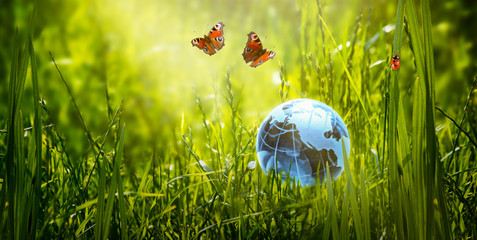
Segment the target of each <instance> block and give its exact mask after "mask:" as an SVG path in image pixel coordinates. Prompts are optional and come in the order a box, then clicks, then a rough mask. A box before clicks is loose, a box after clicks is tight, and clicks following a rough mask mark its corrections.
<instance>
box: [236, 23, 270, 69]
mask: <svg viewBox="0 0 477 240" xmlns="http://www.w3.org/2000/svg"><path fill="white" fill-rule="evenodd" d="M247 36H248V40H247V43H246V45H245V48H244V49H243V53H242V56H243V60H245V63H249V62H252V63H251V64H250V66H251V67H257V66H259V65H261V64H263V63H264V62H266V61H267V60H268V59H272V58H273V57H274V56H275V52H274V51H267V49H263V46H262V42H261V41H260V38H259V37H258V35H257V34H256V33H254V32H250V33H249V34H248V35H247Z"/></svg>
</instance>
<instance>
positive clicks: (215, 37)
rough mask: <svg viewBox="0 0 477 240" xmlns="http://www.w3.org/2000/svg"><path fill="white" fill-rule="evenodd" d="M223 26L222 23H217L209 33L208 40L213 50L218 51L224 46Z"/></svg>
mask: <svg viewBox="0 0 477 240" xmlns="http://www.w3.org/2000/svg"><path fill="white" fill-rule="evenodd" d="M224 26H225V25H224V24H223V23H222V22H219V23H217V24H215V26H214V27H212V29H211V30H210V32H209V36H208V38H209V39H210V42H211V43H212V45H213V47H214V48H215V50H217V51H218V50H220V49H222V47H223V46H224V45H225V38H224V36H223V35H224Z"/></svg>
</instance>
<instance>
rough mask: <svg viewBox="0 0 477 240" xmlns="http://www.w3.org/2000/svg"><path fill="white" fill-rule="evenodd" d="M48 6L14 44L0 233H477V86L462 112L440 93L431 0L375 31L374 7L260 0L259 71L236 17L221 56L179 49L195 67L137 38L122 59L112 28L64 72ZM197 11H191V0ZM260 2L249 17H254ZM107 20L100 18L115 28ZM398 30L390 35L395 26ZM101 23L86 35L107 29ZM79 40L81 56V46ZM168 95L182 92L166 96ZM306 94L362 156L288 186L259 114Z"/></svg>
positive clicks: (402, 7)
mask: <svg viewBox="0 0 477 240" xmlns="http://www.w3.org/2000/svg"><path fill="white" fill-rule="evenodd" d="M41 4H42V3H39V6H38V8H37V7H34V8H33V14H32V17H31V20H30V23H29V24H28V28H27V29H26V30H24V29H22V28H21V27H20V30H17V31H16V32H15V34H14V36H11V39H12V44H13V45H12V46H13V47H12V49H10V50H11V51H12V54H11V61H10V62H11V66H10V68H9V73H10V76H9V79H8V91H7V93H8V104H7V105H5V109H6V115H5V117H3V115H2V118H1V119H0V126H2V131H1V132H0V138H1V139H0V147H1V148H0V157H1V158H2V162H1V166H0V170H1V171H0V178H1V182H0V185H1V193H0V214H2V218H1V219H0V239H35V238H41V239H56V238H65V239H74V238H75V239H144V238H146V239H151V238H154V239H454V238H457V239H461V238H464V239H472V238H476V237H477V231H476V229H477V228H476V224H475V219H476V214H475V208H476V206H477V198H476V194H475V193H476V192H477V184H476V179H477V178H476V177H477V169H476V168H475V154H476V152H475V149H476V145H475V142H476V141H475V138H476V135H475V128H473V126H475V122H474V121H473V119H474V116H476V115H475V113H476V112H477V110H476V102H477V101H476V100H475V99H476V96H477V94H476V90H475V87H476V84H475V80H474V84H473V85H470V86H469V87H468V88H465V92H467V93H469V92H470V93H469V95H466V96H465V97H466V99H465V101H466V102H464V103H462V104H461V105H460V104H454V105H450V106H449V105H445V102H444V103H442V102H440V101H439V100H440V96H438V94H437V93H436V92H438V91H439V90H438V88H440V87H441V85H440V84H442V83H440V82H439V80H440V79H442V78H440V77H439V75H438V73H440V72H441V70H440V69H438V68H436V66H437V64H439V61H438V60H439V59H437V58H435V56H436V53H435V52H436V48H435V47H434V46H435V44H434V43H433V41H434V40H433V38H432V37H433V34H435V33H434V32H433V31H434V30H433V26H432V24H431V9H430V6H429V4H430V3H429V1H428V0H423V1H418V2H417V1H416V2H415V1H412V0H399V1H397V2H392V3H391V2H388V5H387V8H384V10H389V9H391V10H393V12H395V14H396V15H395V16H393V19H395V20H389V21H384V20H383V21H379V22H377V21H375V20H373V17H372V13H375V12H374V11H375V10H372V9H368V10H367V9H365V8H360V7H358V6H357V5H353V3H349V6H348V8H346V9H343V11H345V10H346V11H350V12H348V13H343V16H346V17H342V18H341V19H339V18H336V16H333V15H332V14H330V13H332V12H333V11H334V10H333V8H334V7H337V6H339V4H338V5H334V4H333V2H325V1H316V2H314V1H296V2H294V3H293V2H282V3H281V4H283V6H272V7H269V8H267V7H268V6H267V5H265V4H263V6H262V5H260V4H259V3H257V5H258V6H257V9H258V7H262V9H268V11H269V12H268V14H269V15H267V16H270V18H271V19H274V20H276V22H274V21H270V20H269V19H266V18H260V16H259V17H257V19H259V20H260V21H262V23H263V25H264V26H267V28H265V27H260V26H259V25H258V24H257V25H253V26H254V27H257V28H259V29H258V30H260V33H259V34H260V36H261V39H262V42H263V44H264V45H265V46H266V47H267V48H269V49H271V50H276V51H277V57H276V59H274V60H271V61H269V62H267V63H265V64H264V65H263V66H260V67H259V68H258V69H250V68H249V67H246V66H245V67H246V68H245V67H242V65H243V64H242V62H240V65H239V64H235V62H236V61H237V59H236V58H234V57H233V56H235V55H236V53H232V52H231V50H230V49H234V48H238V49H239V51H236V52H240V51H241V50H242V49H243V46H242V45H243V44H244V42H243V41H241V40H243V39H240V40H237V39H239V38H240V35H244V34H242V32H241V31H244V29H242V28H240V27H239V26H238V24H237V23H234V22H233V20H235V21H236V22H237V21H239V20H240V19H241V18H242V17H240V18H239V17H238V15H240V14H238V15H234V14H231V15H230V16H223V17H224V18H225V19H226V20H228V21H226V20H224V23H225V24H226V28H225V33H226V34H229V35H226V36H227V37H226V39H227V43H226V44H227V45H226V47H224V49H223V50H221V51H220V52H218V53H217V55H214V56H212V57H209V56H203V55H204V54H202V53H200V52H199V51H196V49H193V50H194V51H192V50H191V51H190V53H189V52H188V51H187V50H182V48H181V50H178V51H177V52H174V53H180V54H177V55H179V56H182V55H186V56H187V59H186V58H181V61H183V62H185V64H184V63H181V64H180V66H176V67H175V68H173V66H175V65H174V61H175V59H177V58H176V57H172V56H170V55H167V54H169V53H162V54H165V55H160V56H161V57H160V58H158V59H159V60H162V61H163V62H162V65H161V64H159V65H158V64H157V61H153V62H152V63H151V62H150V61H149V60H144V59H147V58H148V57H147V56H146V57H144V58H142V57H138V56H136V55H134V54H133V52H135V50H138V49H136V47H137V48H141V47H142V45H138V46H132V45H128V44H130V43H128V41H125V42H123V45H122V46H123V47H122V48H121V51H119V50H114V46H111V45H108V44H106V43H108V42H107V41H110V40H107V36H109V37H111V38H114V36H110V35H108V34H105V35H103V34H102V33H101V34H99V36H101V37H104V39H100V42H101V41H104V42H103V43H101V44H99V47H98V45H96V43H91V42H95V41H90V42H88V41H86V40H87V38H84V39H83V40H84V42H83V43H84V45H85V46H93V47H92V48H91V49H89V50H91V52H92V53H89V51H86V52H84V53H83V55H81V57H79V56H76V57H72V62H73V64H71V65H68V64H65V63H64V62H65V61H64V60H65V59H64V57H61V56H65V54H64V53H61V52H60V51H59V50H56V49H63V48H62V47H61V46H60V44H59V45H57V46H53V47H51V45H49V44H48V41H46V40H44V39H46V38H48V36H50V35H48V34H53V33H52V32H51V31H53V32H54V31H55V30H54V28H46V27H45V29H41V30H42V32H41V37H39V39H43V40H35V33H34V31H33V30H34V29H35V28H34V26H35V24H38V20H35V19H36V16H37V15H39V16H40V19H41V20H42V21H46V20H45V19H46V15H45V13H43V12H42V9H43V8H42V6H41ZM102 4H104V3H103V2H98V3H97V5H94V6H93V7H91V8H89V7H85V6H84V5H81V4H79V5H78V6H79V8H78V10H77V11H78V12H75V13H76V14H73V15H72V16H71V19H73V20H74V19H76V18H78V16H83V15H82V14H83V13H84V12H88V11H94V10H95V9H99V10H101V11H103V10H104V9H103V8H102ZM375 4H376V5H378V3H377V2H375ZM394 4H396V6H394ZM289 6H294V7H296V12H295V15H293V14H291V15H290V16H283V18H282V17H281V16H277V15H278V14H276V13H274V12H273V11H278V12H279V13H280V14H288V13H289V11H290V9H291V8H290V7H289ZM168 7H170V8H171V9H175V10H177V9H181V8H179V5H174V4H173V5H170V6H169V5H168ZM185 8H186V9H188V10H190V12H193V11H192V10H191V9H194V3H191V6H187V7H185ZM217 9H227V8H226V7H224V6H221V7H220V6H219V7H217ZM257 9H252V10H250V11H252V13H253V14H254V15H258V14H257V13H259V11H258V10H257ZM235 10H236V11H237V12H238V13H243V12H247V11H248V8H247V7H245V6H242V5H240V6H239V7H237V8H235ZM384 10H383V11H384ZM37 11H38V12H37ZM184 11H185V10H184ZM252 13H250V14H252ZM108 14H111V15H114V14H115V11H114V10H111V12H109V13H108ZM108 14H105V15H101V16H102V17H105V18H101V17H97V18H95V17H93V19H94V21H99V22H102V23H103V22H107V18H106V16H107V15H108ZM128 14H129V12H125V13H124V15H125V16H124V18H127V17H128ZM150 14H152V15H153V13H151V12H149V11H145V12H144V13H143V15H141V16H140V18H142V17H144V18H147V16H151V15H150ZM349 16H352V17H349ZM160 17H162V16H160ZM171 17H172V15H171ZM197 18H199V19H201V20H203V19H204V18H203V17H201V16H200V15H198V17H197ZM173 19H174V18H173ZM187 19H189V18H187ZM73 20H72V21H73ZM209 20H210V19H209ZM381 20H382V19H381ZM432 20H434V19H433V18H432ZM85 21H87V20H86V19H85ZM92 21H93V20H92ZM210 21H215V20H210ZM250 21H251V20H250V19H249V18H245V19H244V20H243V23H244V24H245V25H246V26H247V27H248V26H249V25H250ZM287 21H290V22H291V23H287ZM35 22H36V23H35ZM391 23H393V24H394V30H393V31H390V30H389V27H384V26H387V25H389V24H391ZM122 24H123V25H124V27H126V25H127V24H128V22H127V21H124V22H122ZM78 25H80V24H79V23H78ZM81 26H83V25H81ZM95 26H96V25H95ZM99 26H100V27H98V29H91V31H93V32H94V31H99V32H101V31H102V30H105V31H106V29H107V27H106V24H105V25H99ZM178 26H182V25H178ZM101 27H104V29H102V28H101ZM159 27H160V28H163V27H164V26H163V25H160V26H159ZM234 27H235V28H234ZM208 28H209V26H208V25H207V29H208ZM166 29H167V28H166ZM267 29H273V30H269V31H267ZM170 30H171V31H172V32H174V31H176V30H175V29H173V28H172V29H170ZM199 30H200V32H199V33H197V34H199V35H200V34H203V33H202V32H204V31H202V29H200V28H199ZM249 30H250V29H248V31H249ZM258 30H256V31H257V32H258ZM71 31H73V30H71ZM205 32H206V31H205ZM234 32H240V34H239V33H234ZM285 33H288V34H289V35H287V36H290V37H289V38H285V37H284V36H285ZM234 34H235V35H234ZM53 35H54V34H53ZM187 36H188V35H187ZM229 36H230V37H229ZM242 37H243V36H242ZM164 39H165V40H164V41H166V40H169V39H173V40H174V41H177V39H178V38H176V35H174V36H165V37H164ZM95 40H97V39H95ZM181 40H182V39H181ZM278 40H281V41H283V44H282V43H281V42H278ZM49 41H51V42H54V40H51V39H50V40H49ZM111 41H113V40H111ZM436 41H437V42H439V41H440V40H439V39H437V40H436ZM67 42H68V41H67ZM70 42H73V43H72V44H73V45H72V46H74V47H71V48H69V50H68V51H69V52H70V54H71V55H74V54H75V53H76V51H77V49H76V48H80V49H79V50H78V51H81V50H84V49H83V48H82V47H78V46H80V45H75V44H77V43H76V40H74V39H70ZM274 42H275V43H274ZM66 44H68V43H66ZM88 44H90V45H88ZM144 44H145V45H147V44H149V42H147V41H146V40H144ZM187 44H188V43H187V41H186V43H183V42H180V46H182V45H187ZM347 44H348V45H347ZM45 45H47V46H46V47H45ZM343 46H344V47H343ZM48 47H51V49H47V48H48ZM95 47H96V48H95ZM108 47H110V49H109V50H108ZM168 47H171V48H173V47H174V46H173V45H168ZM188 47H189V46H188ZM38 48H39V49H40V50H38ZM105 49H106V50H105ZM111 49H113V50H111ZM229 50H230V51H229ZM438 50H439V49H438ZM48 51H50V53H49V54H47V52H48ZM57 51H58V52H60V53H58V54H56V53H55V52H57ZM108 51H111V52H108ZM115 51H118V52H115ZM138 51H139V50H138ZM171 51H172V50H171ZM227 51H229V52H227ZM192 53H194V54H193V55H192ZM393 53H399V54H400V56H401V64H402V66H401V68H400V69H399V70H392V69H391V68H390V66H389V61H390V57H391V56H392V54H393ZM90 54H91V56H93V57H91V56H90ZM55 55H59V56H60V57H58V58H56V57H55ZM66 55H67V54H66ZM131 55H133V56H134V57H131ZM139 55H141V54H139ZM45 56H47V57H45ZM141 56H142V55H141ZM174 56H175V55H174ZM82 57H83V58H84V59H86V60H84V59H83V60H84V61H82V59H81V58H82ZM166 57H169V58H166ZM151 58H152V57H151ZM191 58H193V59H194V60H193V61H197V63H195V62H193V61H192V60H190V59H191ZM164 59H166V60H164ZM204 59H205V60H204ZM225 59H227V60H225ZM155 60H156V59H155ZM238 60H240V61H241V59H238ZM75 61H79V62H82V63H83V64H78V63H76V62H75ZM201 61H208V62H207V64H205V63H203V62H201ZM66 62H67V61H66ZM90 62H93V63H94V64H91V65H89V64H90ZM189 63H190V64H189ZM192 63H194V64H192ZM185 66H187V67H189V68H191V69H192V70H187V69H184V67H185ZM204 66H207V68H206V67H204ZM204 69H206V70H204ZM209 70H210V71H209ZM196 72H197V73H196ZM155 75H160V76H162V77H161V78H159V80H160V81H162V82H160V83H158V85H155V84H156V83H154V82H153V81H150V80H151V79H154V78H153V77H152V76H155ZM85 76H86V77H85ZM88 76H89V77H91V76H93V78H87V77H88ZM466 77H467V78H468V80H469V81H471V80H472V79H473V77H472V76H466ZM270 78H272V79H273V81H275V82H273V83H272V82H271V81H272V80H270ZM78 79H79V80H78ZM204 79H206V80H204ZM211 79H212V80H211ZM29 80H31V81H29ZM96 80H98V81H96ZM188 80H190V81H189V82H186V81H188ZM46 83H47V84H46ZM95 84H97V85H95ZM157 86H159V87H160V88H165V89H166V90H162V89H161V90H159V91H154V89H155V87H157ZM184 86H187V87H184ZM190 86H193V87H192V89H191V88H190ZM148 87H150V88H151V89H148ZM78 88H80V89H83V90H85V92H86V93H85V92H82V91H79V90H78ZM255 88H256V89H255ZM95 89H96V90H97V89H100V90H98V91H95ZM174 89H176V90H177V89H180V91H176V92H175V93H174V94H176V95H177V96H178V97H177V99H176V98H172V99H171V98H170V96H172V94H173V93H169V91H172V92H174ZM184 89H185V90H184ZM86 90H88V91H86ZM186 91H187V92H186ZM158 93H159V94H158ZM439 94H443V92H439ZM156 95H159V96H156ZM300 97H306V98H313V99H317V100H320V101H322V102H324V103H326V104H328V105H330V106H332V107H333V108H334V109H335V110H336V111H337V112H339V113H340V115H341V116H342V117H343V119H344V121H345V122H346V124H347V126H348V129H349V132H350V136H351V153H350V157H349V158H347V157H346V156H347V154H346V153H344V154H343V156H345V159H344V164H345V170H344V172H343V174H342V176H340V177H339V178H338V179H337V180H334V181H332V180H331V176H330V174H329V169H328V166H326V171H327V175H326V176H327V178H326V179H325V180H324V183H323V184H317V185H316V186H312V187H300V186H298V185H297V184H296V183H295V182H294V181H293V180H292V179H289V178H288V179H287V180H286V181H284V182H282V181H281V179H282V176H280V174H281V173H278V172H273V171H272V172H270V173H269V174H268V175H266V174H264V173H263V171H262V169H261V167H260V166H259V164H258V162H257V161H256V153H255V141H256V139H255V137H256V133H257V129H258V127H259V125H260V123H261V121H262V120H263V117H264V115H266V114H267V112H268V110H267V111H265V110H264V109H269V107H270V106H274V105H278V104H279V103H281V102H285V101H287V100H290V99H295V98H300ZM88 98H89V100H90V101H92V103H89V102H88V101H86V100H88ZM178 99H179V100H181V101H182V103H184V104H186V106H182V105H180V104H179V103H181V101H179V100H178ZM168 101H170V102H168ZM156 104H157V105H160V107H157V106H156ZM161 104H163V105H161ZM440 104H442V105H444V106H447V107H446V108H443V107H442V106H441V105H440ZM2 107H3V106H2ZM436 109H437V110H438V111H437V113H436ZM442 109H445V110H442ZM64 115H67V117H66V118H65V117H64ZM453 116H455V117H453ZM343 144H344V143H343ZM343 146H344V145H343ZM343 149H346V148H345V147H343Z"/></svg>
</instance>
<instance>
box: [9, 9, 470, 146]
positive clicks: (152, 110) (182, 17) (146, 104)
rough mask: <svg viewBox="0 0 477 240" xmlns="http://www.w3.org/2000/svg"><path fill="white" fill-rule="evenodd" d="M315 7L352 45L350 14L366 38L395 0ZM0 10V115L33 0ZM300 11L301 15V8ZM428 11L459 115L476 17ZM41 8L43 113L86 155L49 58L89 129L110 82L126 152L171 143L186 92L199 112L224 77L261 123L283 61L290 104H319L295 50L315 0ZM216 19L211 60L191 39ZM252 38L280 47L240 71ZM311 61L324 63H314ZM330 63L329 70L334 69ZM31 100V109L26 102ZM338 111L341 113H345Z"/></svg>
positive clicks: (249, 116)
mask: <svg viewBox="0 0 477 240" xmlns="http://www.w3.org/2000/svg"><path fill="white" fill-rule="evenodd" d="M321 4H322V5H323V9H322V11H323V16H324V17H325V19H326V21H327V24H328V27H329V29H330V31H331V32H332V34H333V36H334V37H335V40H336V41H337V43H338V44H344V43H346V42H348V41H350V38H351V37H350V35H351V34H352V32H353V28H354V27H355V25H356V21H355V19H356V18H357V17H358V16H361V15H362V19H365V20H363V22H364V23H368V24H369V26H368V28H367V35H368V36H367V39H365V40H369V39H370V38H371V37H372V36H373V35H375V34H377V33H380V32H381V30H382V29H383V27H384V26H386V25H389V24H392V23H393V22H394V20H395V11H396V9H395V6H396V2H394V1H384V0H373V1H371V0H366V1H351V0H339V1H322V2H321ZM1 5H2V7H1V8H0V22H1V29H0V31H1V32H0V35H1V36H2V37H1V38H0V41H1V46H0V47H1V48H0V56H1V59H0V61H1V65H0V73H1V77H0V81H1V82H0V86H1V87H0V96H1V102H2V104H1V105H0V113H1V115H2V116H5V115H6V109H7V104H6V103H7V89H8V88H7V84H8V83H7V79H8V77H7V76H8V69H9V64H10V59H11V54H12V50H11V47H12V44H13V40H12V39H13V38H12V37H11V36H13V33H14V31H15V27H16V26H18V28H20V29H22V28H25V27H26V24H27V22H28V19H29V16H30V14H31V12H32V9H33V3H32V1H11V0H3V1H2V3H1ZM303 6H305V7H306V9H308V10H309V11H307V12H306V13H305V12H304V11H303V8H302V7H303ZM431 8H432V9H431V13H432V20H433V26H434V31H433V34H434V35H433V37H434V46H435V57H436V61H435V63H436V66H435V68H436V73H437V76H438V80H437V81H436V91H437V92H436V96H437V99H436V100H437V104H438V105H439V106H441V107H442V108H444V109H446V110H447V111H448V112H449V113H450V114H451V115H453V116H456V115H457V114H458V112H459V111H460V110H461V108H462V105H463V103H464V101H465V98H466V94H467V91H468V89H469V86H470V84H471V81H472V76H473V74H475V73H476V72H477V70H476V61H474V60H473V56H477V46H476V40H475V39H477V35H476V31H475V29H477V19H476V18H475V17H474V16H475V15H476V11H477V3H476V2H475V1H433V2H432V6H431ZM38 10H39V11H38V12H39V13H38V18H37V21H36V26H35V28H36V33H35V36H34V45H35V47H36V52H37V56H38V68H39V79H40V91H41V97H42V98H43V99H44V100H45V101H46V103H47V106H48V107H49V110H50V111H51V113H52V114H51V116H52V117H54V118H57V119H55V120H54V122H56V123H57V124H58V125H60V126H58V127H62V128H64V131H63V132H64V134H66V135H67V137H66V138H67V139H69V140H70V143H69V147H71V148H72V150H73V152H74V154H78V155H79V154H81V153H82V151H83V149H84V145H81V144H86V138H85V137H84V136H83V134H82V131H81V130H80V128H78V127H77V125H78V124H79V123H78V122H77V121H76V120H75V119H76V118H75V117H73V111H72V106H71V104H70V103H69V97H68V95H67V92H66V91H64V86H63V85H62V84H61V81H60V79H59V77H58V75H57V73H56V72H55V69H54V66H53V65H52V63H51V59H50V57H49V54H48V52H49V51H51V53H52V54H53V56H54V57H55V59H56V61H57V63H58V65H59V67H60V70H61V71H62V73H63V75H64V76H65V78H66V79H67V81H68V82H69V83H70V84H71V88H72V89H73V94H74V95H75V96H76V98H77V99H76V100H77V101H78V105H79V107H80V110H81V111H82V112H84V113H85V114H84V118H85V121H86V123H87V126H89V127H90V128H91V129H92V131H93V132H100V131H102V129H105V127H106V126H107V124H108V121H107V119H108V118H107V114H108V109H107V108H108V107H107V106H108V105H107V104H106V101H107V98H106V94H105V92H106V87H107V91H108V93H109V98H110V101H111V106H113V108H116V107H117V106H118V105H119V103H120V102H121V100H122V99H124V100H125V111H124V112H125V114H126V120H125V121H126V122H127V124H128V136H129V137H128V139H127V145H129V146H130V147H128V148H127V149H129V150H130V151H135V150H134V149H135V146H141V145H142V144H144V143H147V142H148V141H151V140H152V139H153V138H155V139H156V140H158V141H168V139H169V134H170V131H171V130H172V129H174V128H175V127H177V126H178V124H180V122H181V116H182V114H183V113H184V114H185V116H186V117H187V118H194V117H195V114H194V112H195V111H196V107H195V101H194V99H195V97H194V90H193V89H194V88H195V89H196V92H197V93H198V94H199V95H200V96H201V97H202V98H203V101H204V105H205V106H211V107H213V105H214V104H213V102H212V99H213V95H214V94H216V93H219V94H220V91H218V92H217V91H216V90H215V87H216V86H220V85H221V84H222V82H223V81H222V79H223V78H224V76H225V74H226V72H227V71H229V72H230V74H231V78H232V81H233V84H234V87H235V88H237V89H240V90H241V95H240V96H241V111H242V114H241V115H242V117H243V118H244V121H245V122H249V121H252V122H257V121H259V120H260V119H261V118H263V117H264V116H265V115H266V114H267V112H268V111H269V110H271V109H272V108H273V107H274V106H276V105H278V104H279V103H280V97H279V94H278V89H279V83H280V73H279V64H284V65H285V67H286V73H287V79H288V80H289V81H290V83H291V89H290V94H289V95H290V96H289V98H296V97H317V96H316V95H313V94H312V93H310V92H309V91H308V92H307V91H306V90H304V89H305V88H304V87H303V86H302V85H303V84H302V83H303V82H305V83H306V85H309V86H311V88H313V87H319V84H318V83H317V81H314V80H313V79H310V78H309V77H308V78H307V76H305V75H306V74H303V70H302V69H301V65H302V59H303V58H302V56H303V55H306V54H308V53H309V52H311V51H312V50H314V49H318V50H321V49H320V48H321V47H320V41H319V40H320V38H321V36H318V34H319V32H318V31H319V30H318V29H307V30H306V31H303V29H301V28H307V27H308V26H310V28H313V26H315V25H316V24H314V23H313V24H312V22H310V21H318V18H317V7H316V4H315V2H314V1H283V0H281V1H125V0H119V1H107V0H100V1H72V0H69V1H39V9H38ZM303 15H308V16H311V17H306V16H305V17H304V16H303ZM313 16H314V17H313ZM219 21H222V22H224V24H225V28H224V36H225V47H224V48H223V49H222V50H221V51H219V52H218V53H217V54H215V55H214V56H210V57H209V56H207V55H205V54H204V53H202V52H201V51H199V50H198V49H197V48H193V47H191V44H190V40H191V39H192V38H195V37H200V36H203V35H204V34H206V33H208V31H209V30H210V28H211V27H212V26H213V25H214V24H215V23H216V22H219ZM315 28H316V27H315ZM250 31H255V32H257V33H258V34H259V36H260V38H261V40H262V43H263V45H264V47H265V48H267V49H270V50H274V51H276V52H277V56H276V57H275V58H274V59H273V60H270V61H268V62H267V63H266V64H263V65H262V66H260V67H258V68H257V69H252V68H250V67H249V66H248V65H246V64H245V63H244V61H243V59H242V56H241V53H242V51H243V48H244V46H245V42H246V41H247V36H246V34H247V33H248V32H250ZM392 34H393V31H391V32H389V33H384V34H382V36H381V37H379V39H378V40H377V42H375V43H374V45H372V46H371V49H370V53H375V54H372V55H371V57H370V59H369V61H370V62H371V63H374V62H378V61H380V60H381V61H384V62H382V63H380V64H379V65H378V66H376V67H375V68H381V69H382V68H383V67H385V66H387V63H386V61H387V59H388V57H389V55H390V54H391V52H390V51H391V50H390V49H391V48H390V47H391V40H392ZM358 44H360V43H358ZM361 44H362V43H361ZM329 50H330V51H331V52H332V51H333V49H329ZM332 54H333V53H332ZM409 54H410V52H409V51H405V52H403V53H402V56H401V64H402V69H405V70H403V71H401V72H402V74H403V75H402V79H403V82H401V87H402V88H403V89H409V87H410V86H411V83H412V81H413V62H412V61H410V59H409V58H408V57H409ZM313 57H314V58H315V59H317V61H318V62H320V61H323V60H322V59H320V57H321V56H313ZM338 65H339V64H335V67H338V68H339V67H340V66H338ZM335 71H336V72H339V71H340V70H339V69H338V70H335ZM378 78H379V75H373V74H371V75H369V79H365V81H369V83H370V84H374V83H376V82H377V81H378ZM303 79H304V81H302V80H303ZM300 84H301V85H300ZM28 88H30V86H28V85H27V89H28ZM317 98H318V100H321V101H324V102H326V100H325V99H319V97H317ZM327 103H328V104H331V103H330V102H327ZM28 104H31V103H30V102H25V103H24V105H28ZM26 107H27V106H26ZM30 107H31V106H30ZM113 111H114V109H113ZM340 114H342V115H343V114H346V110H343V111H341V112H340ZM4 124H5V122H3V125H4ZM75 126H76V127H75ZM73 139H75V140H73Z"/></svg>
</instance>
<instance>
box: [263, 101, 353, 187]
mask: <svg viewBox="0 0 477 240" xmlns="http://www.w3.org/2000/svg"><path fill="white" fill-rule="evenodd" d="M342 138H343V141H344V143H345V147H346V153H347V154H348V157H349V152H350V138H349V134H348V129H347V128H346V125H345V123H344V122H343V119H341V117H340V116H339V115H338V113H336V112H335V110H333V109H332V108H331V107H329V106H328V105H326V104H324V103H322V102H319V101H316V100H312V99H296V100H291V101H288V102H285V103H283V104H281V105H279V106H278V107H276V108H274V109H273V110H272V112H270V114H268V116H267V117H266V118H265V120H264V121H263V122H262V124H261V125H260V129H259V131H258V134H257V156H258V161H259V163H260V166H261V167H262V170H263V171H264V172H265V174H267V173H268V172H269V171H270V170H271V169H273V170H274V171H276V172H280V173H281V176H282V178H283V179H282V180H285V179H286V177H287V174H289V176H290V177H292V178H293V177H294V178H295V181H296V182H297V183H300V184H301V186H308V185H314V184H315V183H316V176H317V175H318V176H319V177H320V183H322V182H323V180H324V178H325V174H326V171H325V166H326V163H328V165H329V168H330V174H331V176H332V178H334V179H336V178H338V177H339V176H340V175H341V173H342V172H343V170H344V163H343V147H342V144H341V139H342Z"/></svg>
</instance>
